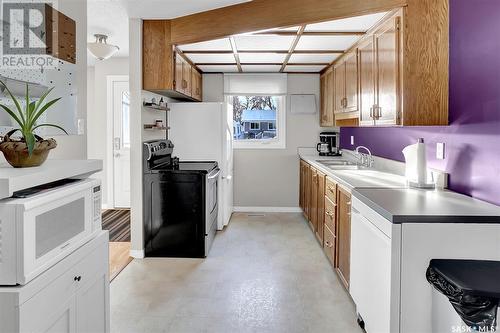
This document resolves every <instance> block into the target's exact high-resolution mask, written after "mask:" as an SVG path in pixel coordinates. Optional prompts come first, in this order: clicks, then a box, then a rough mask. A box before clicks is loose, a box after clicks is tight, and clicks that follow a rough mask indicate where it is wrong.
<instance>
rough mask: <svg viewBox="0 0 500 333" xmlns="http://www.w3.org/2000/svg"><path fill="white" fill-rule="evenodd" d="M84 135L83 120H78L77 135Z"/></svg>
mask: <svg viewBox="0 0 500 333" xmlns="http://www.w3.org/2000/svg"><path fill="white" fill-rule="evenodd" d="M84 134H85V119H82V118H80V119H78V135H84Z"/></svg>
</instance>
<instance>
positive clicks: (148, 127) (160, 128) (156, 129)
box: [144, 124, 170, 131]
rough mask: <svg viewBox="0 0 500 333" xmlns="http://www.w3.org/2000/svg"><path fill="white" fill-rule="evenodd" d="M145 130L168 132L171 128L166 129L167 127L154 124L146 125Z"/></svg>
mask: <svg viewBox="0 0 500 333" xmlns="http://www.w3.org/2000/svg"><path fill="white" fill-rule="evenodd" d="M144 129H145V130H148V131H166V130H169V129H170V127H166V126H162V127H158V126H156V125H154V124H144Z"/></svg>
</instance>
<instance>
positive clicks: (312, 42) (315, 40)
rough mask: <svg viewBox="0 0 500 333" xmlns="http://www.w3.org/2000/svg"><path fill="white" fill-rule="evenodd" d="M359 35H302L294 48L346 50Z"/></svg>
mask: <svg viewBox="0 0 500 333" xmlns="http://www.w3.org/2000/svg"><path fill="white" fill-rule="evenodd" d="M358 40H359V36H302V37H300V40H299V43H298V44H297V47H296V48H295V49H296V50H347V49H348V48H350V47H351V46H352V45H354V43H356V42H357V41H358Z"/></svg>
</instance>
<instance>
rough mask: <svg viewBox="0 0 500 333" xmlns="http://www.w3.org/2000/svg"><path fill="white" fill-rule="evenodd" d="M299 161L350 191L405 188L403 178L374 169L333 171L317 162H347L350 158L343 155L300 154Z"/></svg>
mask: <svg viewBox="0 0 500 333" xmlns="http://www.w3.org/2000/svg"><path fill="white" fill-rule="evenodd" d="M299 156H300V158H301V159H303V160H304V161H306V162H307V163H309V164H310V165H312V166H313V167H315V168H316V169H318V170H320V171H321V172H323V173H324V174H326V175H328V176H330V177H331V178H333V179H334V180H335V181H337V182H338V183H339V184H341V185H342V186H344V187H346V188H348V189H349V190H352V189H354V188H373V187H375V188H378V187H383V188H405V187H406V179H405V177H403V176H400V175H397V174H393V173H389V172H384V171H380V170H376V169H359V170H348V169H335V170H332V169H330V168H328V167H327V166H325V165H323V164H321V163H320V162H318V161H321V160H335V159H337V160H348V161H352V158H351V157H350V156H348V155H347V154H345V156H318V155H309V154H300V153H299Z"/></svg>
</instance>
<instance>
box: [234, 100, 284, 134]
mask: <svg viewBox="0 0 500 333" xmlns="http://www.w3.org/2000/svg"><path fill="white" fill-rule="evenodd" d="M278 98H279V97H276V96H234V97H233V127H234V140H236V141H245V140H247V141H249V140H252V141H255V140H270V139H275V138H277V137H278V133H277V130H279V129H278V128H277V120H278V112H279V110H278V107H279V103H278Z"/></svg>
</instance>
